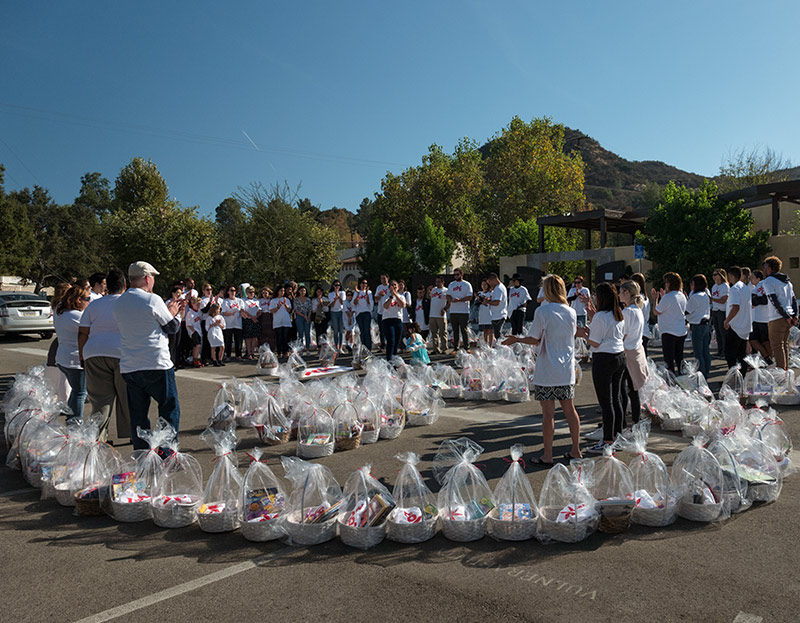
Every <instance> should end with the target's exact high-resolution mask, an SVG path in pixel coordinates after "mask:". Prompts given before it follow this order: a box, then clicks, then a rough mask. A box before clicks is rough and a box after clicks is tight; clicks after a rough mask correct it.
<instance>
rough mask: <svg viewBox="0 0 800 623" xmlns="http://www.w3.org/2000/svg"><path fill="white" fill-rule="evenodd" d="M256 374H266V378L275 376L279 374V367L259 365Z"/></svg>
mask: <svg viewBox="0 0 800 623" xmlns="http://www.w3.org/2000/svg"><path fill="white" fill-rule="evenodd" d="M256 372H257V373H258V374H264V375H266V376H275V375H276V374H277V372H278V366H277V364H272V365H269V366H261V365H257V366H256Z"/></svg>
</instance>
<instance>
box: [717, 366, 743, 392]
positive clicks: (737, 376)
mask: <svg viewBox="0 0 800 623" xmlns="http://www.w3.org/2000/svg"><path fill="white" fill-rule="evenodd" d="M726 388H727V391H730V392H733V394H734V395H735V396H736V397H737V400H741V399H742V398H743V397H744V395H745V394H744V377H743V376H742V366H741V365H739V364H738V363H737V364H736V365H735V366H733V367H732V368H729V369H728V372H727V373H726V374H725V378H724V379H723V380H722V386H721V387H720V389H719V397H720V400H721V399H722V396H723V392H725V390H726Z"/></svg>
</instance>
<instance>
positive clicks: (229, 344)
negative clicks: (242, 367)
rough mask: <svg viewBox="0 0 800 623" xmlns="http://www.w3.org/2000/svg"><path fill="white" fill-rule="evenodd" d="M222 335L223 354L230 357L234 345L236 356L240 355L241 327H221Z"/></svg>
mask: <svg viewBox="0 0 800 623" xmlns="http://www.w3.org/2000/svg"><path fill="white" fill-rule="evenodd" d="M222 337H223V339H224V340H225V355H226V356H227V357H228V358H230V357H232V356H233V353H232V351H233V347H234V345H235V347H236V356H237V357H240V358H241V356H242V330H241V329H223V330H222Z"/></svg>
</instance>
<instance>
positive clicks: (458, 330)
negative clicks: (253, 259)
mask: <svg viewBox="0 0 800 623" xmlns="http://www.w3.org/2000/svg"><path fill="white" fill-rule="evenodd" d="M468 324H469V314H450V326H451V327H453V350H458V340H459V337H460V338H461V340H462V341H463V342H464V348H465V349H467V348H469V335H468V334H467V325H468ZM493 324H494V323H493ZM495 335H497V331H495Z"/></svg>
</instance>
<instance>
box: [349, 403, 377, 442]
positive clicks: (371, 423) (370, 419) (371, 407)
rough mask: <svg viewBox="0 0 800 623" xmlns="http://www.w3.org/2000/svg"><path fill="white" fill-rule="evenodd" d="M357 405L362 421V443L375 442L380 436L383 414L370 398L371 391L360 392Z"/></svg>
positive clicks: (359, 418) (359, 417)
mask: <svg viewBox="0 0 800 623" xmlns="http://www.w3.org/2000/svg"><path fill="white" fill-rule="evenodd" d="M355 406H356V409H357V410H358V421H359V422H361V443H362V444H369V443H375V442H376V441H378V438H379V437H380V432H381V414H380V411H378V407H377V406H376V405H375V403H374V402H373V401H372V400H371V399H370V397H369V392H367V391H362V392H360V393H359V394H358V395H357V396H356V400H355Z"/></svg>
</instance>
